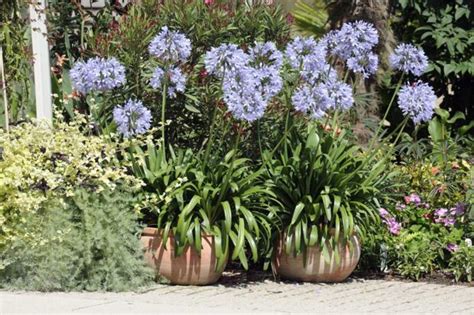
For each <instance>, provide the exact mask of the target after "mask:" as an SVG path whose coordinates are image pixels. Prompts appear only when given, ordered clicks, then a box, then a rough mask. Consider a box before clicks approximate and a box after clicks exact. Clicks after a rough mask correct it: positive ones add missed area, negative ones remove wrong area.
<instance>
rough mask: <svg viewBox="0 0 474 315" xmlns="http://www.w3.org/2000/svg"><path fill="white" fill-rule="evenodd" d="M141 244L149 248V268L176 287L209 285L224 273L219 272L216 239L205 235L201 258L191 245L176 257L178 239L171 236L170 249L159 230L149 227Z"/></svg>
mask: <svg viewBox="0 0 474 315" xmlns="http://www.w3.org/2000/svg"><path fill="white" fill-rule="evenodd" d="M141 243H142V245H143V247H144V248H145V261H146V263H147V265H149V266H150V267H151V268H153V269H155V270H156V273H157V274H159V275H160V276H162V277H164V278H166V279H168V280H169V281H170V282H171V283H172V284H182V285H206V284H211V283H215V282H216V281H217V280H219V278H220V276H221V275H222V272H223V271H224V268H225V265H226V264H224V265H223V267H222V268H221V269H222V270H216V265H217V258H216V253H215V249H214V237H213V236H211V235H203V236H202V249H201V255H199V254H198V252H197V251H196V250H195V249H194V248H193V247H191V246H187V247H186V248H185V249H184V252H183V253H182V254H181V255H180V256H178V257H176V256H175V251H174V238H173V235H171V233H170V235H169V237H168V240H167V242H166V249H165V247H164V246H162V244H161V233H160V231H159V230H158V229H156V228H150V227H147V228H145V230H144V231H143V234H142V237H141Z"/></svg>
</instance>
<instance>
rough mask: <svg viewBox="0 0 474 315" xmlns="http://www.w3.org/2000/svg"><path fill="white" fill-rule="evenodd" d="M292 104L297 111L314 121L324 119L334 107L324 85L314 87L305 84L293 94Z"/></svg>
mask: <svg viewBox="0 0 474 315" xmlns="http://www.w3.org/2000/svg"><path fill="white" fill-rule="evenodd" d="M291 102H292V103H293V106H294V107H295V109H296V110H297V111H299V112H302V113H305V114H309V116H310V117H311V118H313V119H320V118H322V117H324V115H325V114H326V111H327V110H328V109H330V108H331V105H332V100H331V98H330V97H329V91H328V89H327V88H326V87H325V86H324V84H322V83H319V84H316V85H314V86H311V85H309V84H305V85H303V86H301V87H299V88H298V89H297V90H296V91H295V93H293V96H292V98H291Z"/></svg>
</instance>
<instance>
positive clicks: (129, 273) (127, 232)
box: [0, 189, 152, 291]
mask: <svg viewBox="0 0 474 315" xmlns="http://www.w3.org/2000/svg"><path fill="white" fill-rule="evenodd" d="M135 203H136V200H135V199H134V198H133V197H132V194H131V193H130V192H126V191H122V190H119V189H117V190H115V191H114V192H110V191H103V192H100V193H94V192H92V191H87V190H84V189H79V190H75V191H74V192H73V195H72V196H71V197H67V198H65V199H60V198H57V199H53V200H48V202H46V203H43V204H42V206H41V208H40V209H39V210H38V211H37V212H36V213H34V214H33V213H31V212H30V213H26V214H25V216H24V217H23V219H24V222H23V223H21V226H22V230H24V231H27V232H28V233H27V234H24V235H19V236H17V237H16V238H15V239H14V240H13V241H12V242H10V243H9V244H8V246H7V247H6V249H5V250H4V251H2V253H1V258H2V259H3V260H4V261H8V264H7V265H6V268H4V269H3V270H0V279H2V280H1V281H0V286H1V287H4V288H10V289H26V290H39V291H53V290H54V291H56V290H66V291H69V290H87V291H97V290H107V291H123V290H133V289H139V288H140V287H142V286H144V285H146V284H147V283H148V281H150V280H151V279H152V272H151V270H148V269H147V267H145V265H144V260H143V253H142V250H141V248H140V244H139V233H140V227H139V225H138V223H137V219H138V218H137V214H136V212H134V211H133V207H134V204H135Z"/></svg>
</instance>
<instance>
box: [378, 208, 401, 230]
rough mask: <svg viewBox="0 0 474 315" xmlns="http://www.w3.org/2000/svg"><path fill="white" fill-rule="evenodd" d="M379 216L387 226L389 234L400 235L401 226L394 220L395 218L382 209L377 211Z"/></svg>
mask: <svg viewBox="0 0 474 315" xmlns="http://www.w3.org/2000/svg"><path fill="white" fill-rule="evenodd" d="M379 214H380V217H381V218H382V221H383V222H384V223H385V224H386V225H387V227H388V230H389V231H390V233H392V234H394V235H398V234H400V230H401V228H402V225H401V224H400V223H399V222H398V221H397V220H396V219H395V217H393V216H392V215H390V213H389V212H388V211H387V210H386V209H384V208H380V209H379Z"/></svg>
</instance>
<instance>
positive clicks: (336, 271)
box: [273, 235, 360, 282]
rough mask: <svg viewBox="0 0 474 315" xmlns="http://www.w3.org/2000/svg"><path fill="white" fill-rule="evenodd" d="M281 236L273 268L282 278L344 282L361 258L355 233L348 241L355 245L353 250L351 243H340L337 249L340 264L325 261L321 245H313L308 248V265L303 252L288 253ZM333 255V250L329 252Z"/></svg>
mask: <svg viewBox="0 0 474 315" xmlns="http://www.w3.org/2000/svg"><path fill="white" fill-rule="evenodd" d="M282 240H284V238H283V237H280V238H279V239H278V241H277V244H276V253H275V258H274V260H273V268H274V270H275V271H276V273H277V274H279V275H280V276H281V277H282V278H284V279H288V280H297V281H306V282H342V281H344V280H345V279H346V278H347V277H349V275H350V274H351V273H352V272H353V271H354V269H355V267H356V266H357V263H358V262H359V258H360V242H359V239H358V238H357V236H355V235H353V236H352V237H351V238H350V239H349V240H348V242H351V243H352V245H353V249H352V251H351V250H350V248H349V245H348V244H346V246H342V244H339V246H338V248H337V250H338V251H339V255H340V257H341V261H340V263H339V264H336V262H335V259H333V260H332V261H331V262H330V263H327V262H325V261H324V257H323V254H322V252H321V250H320V248H319V246H311V247H308V248H307V249H306V265H304V264H303V254H300V255H297V256H296V257H295V256H294V255H293V254H292V253H291V254H290V255H287V254H286V250H285V248H286V246H285V243H284V242H283V241H282ZM329 254H330V255H331V254H332V253H331V251H330V252H329Z"/></svg>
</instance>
